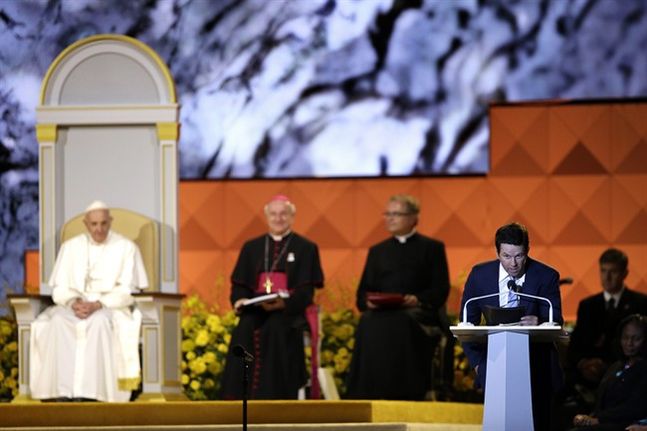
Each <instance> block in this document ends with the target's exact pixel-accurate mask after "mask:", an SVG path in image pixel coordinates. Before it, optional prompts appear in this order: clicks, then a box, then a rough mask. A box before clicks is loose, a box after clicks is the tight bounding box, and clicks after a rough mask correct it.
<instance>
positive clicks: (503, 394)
mask: <svg viewBox="0 0 647 431" xmlns="http://www.w3.org/2000/svg"><path fill="white" fill-rule="evenodd" d="M450 329H451V331H452V333H453V334H454V336H455V337H456V338H457V339H458V340H459V341H461V342H475V343H487V344H488V353H487V375H486V378H485V405H484V407H483V431H503V430H514V431H533V430H534V426H533V415H532V395H531V385H530V356H529V342H530V341H533V342H553V341H556V340H557V339H559V338H560V336H561V334H562V327H561V326H467V325H465V326H452V327H450Z"/></svg>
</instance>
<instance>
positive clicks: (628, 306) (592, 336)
mask: <svg viewBox="0 0 647 431" xmlns="http://www.w3.org/2000/svg"><path fill="white" fill-rule="evenodd" d="M605 306H606V304H605V302H604V294H603V293H602V292H600V293H598V294H597V295H592V296H589V297H587V298H585V299H583V300H582V301H581V302H580V305H579V306H578V307H577V323H576V326H575V329H574V330H573V334H572V335H571V340H570V343H569V347H568V359H569V365H570V367H571V368H573V369H574V368H575V367H577V363H578V362H579V361H580V360H581V359H583V358H600V359H602V360H603V361H604V362H606V363H607V365H609V364H611V363H612V362H613V361H615V360H616V359H619V357H618V353H620V352H619V351H618V347H619V345H618V343H617V342H616V341H617V340H616V336H617V333H616V332H617V327H618V324H619V323H620V321H622V319H624V318H625V317H627V316H629V315H631V314H635V313H640V314H645V315H647V296H646V295H643V294H642V293H640V292H635V291H633V290H629V289H627V288H625V290H624V292H622V296H621V297H620V301H619V302H618V306H617V307H616V308H615V310H614V311H613V312H611V313H607V312H606V310H605Z"/></svg>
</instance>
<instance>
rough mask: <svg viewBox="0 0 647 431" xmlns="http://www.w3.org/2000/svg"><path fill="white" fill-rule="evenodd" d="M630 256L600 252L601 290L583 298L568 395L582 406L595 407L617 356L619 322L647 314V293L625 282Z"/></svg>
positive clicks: (572, 348) (573, 340)
mask: <svg viewBox="0 0 647 431" xmlns="http://www.w3.org/2000/svg"><path fill="white" fill-rule="evenodd" d="M628 265H629V259H628V257H627V255H626V254H625V253H624V252H623V251H622V250H618V249H616V248H609V249H607V250H605V251H604V252H603V253H602V255H600V259H599V266H600V283H601V285H602V292H600V293H597V294H595V295H592V296H589V297H586V298H584V299H583V300H582V301H581V302H580V304H579V306H578V309H577V321H576V325H575V328H574V329H573V333H572V335H571V339H570V343H569V347H568V364H567V367H566V377H567V380H566V383H567V385H566V389H565V392H566V396H567V397H568V396H571V397H573V396H577V398H578V400H579V401H578V402H579V403H580V404H581V406H580V407H588V408H591V407H592V402H593V399H594V397H595V391H596V390H597V387H598V385H599V383H600V380H601V379H602V376H603V375H604V373H605V372H606V370H607V368H608V367H609V365H610V364H611V363H612V362H614V361H615V360H616V359H618V358H617V357H616V349H614V347H613V346H614V343H615V342H616V341H617V340H614V336H615V334H616V328H617V327H618V324H619V323H620V322H621V321H622V320H623V319H624V318H626V317H627V316H629V315H632V314H635V313H640V314H643V315H647V296H646V295H644V294H642V293H640V292H636V291H633V290H630V289H629V288H628V287H627V286H626V285H625V279H626V278H627V274H628V273H629V271H628Z"/></svg>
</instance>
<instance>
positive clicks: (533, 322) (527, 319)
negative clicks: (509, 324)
mask: <svg viewBox="0 0 647 431" xmlns="http://www.w3.org/2000/svg"><path fill="white" fill-rule="evenodd" d="M519 324H520V325H521V326H537V325H538V324H539V318H537V316H533V315H528V316H523V317H522V318H521V320H520V321H519Z"/></svg>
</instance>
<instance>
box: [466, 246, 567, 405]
mask: <svg viewBox="0 0 647 431" xmlns="http://www.w3.org/2000/svg"><path fill="white" fill-rule="evenodd" d="M498 291H499V261H498V260H493V261H489V262H485V263H480V264H478V265H476V266H474V268H472V271H471V272H470V275H469V277H468V278H467V282H466V283H465V290H464V292H463V300H462V302H461V321H462V318H463V316H462V313H463V307H464V305H465V302H466V301H467V300H468V299H470V298H473V297H476V296H481V295H488V294H491V293H497V292H498ZM521 292H522V293H527V294H530V295H536V296H541V297H544V298H547V299H549V300H550V301H551V302H552V303H553V321H555V322H556V323H558V324H560V325H561V324H562V323H563V318H562V302H561V297H560V293H559V273H558V272H557V271H555V270H554V269H553V268H551V267H549V266H547V265H545V264H543V263H541V262H538V261H536V260H533V259H531V258H528V262H527V268H526V279H525V281H524V284H523V287H522V289H521ZM485 305H491V306H495V307H498V306H499V297H498V296H495V297H492V298H487V299H482V300H475V301H472V302H471V303H470V304H469V305H468V307H467V320H468V321H469V322H472V323H473V324H475V325H478V324H480V322H481V313H482V310H483V307H484V306H485ZM519 305H520V306H523V307H526V315H535V316H537V317H538V318H539V323H543V322H547V321H548V308H549V307H548V304H547V303H546V302H545V301H540V300H535V299H531V298H524V297H521V298H520V300H519ZM463 350H464V351H465V354H466V355H467V358H468V360H469V361H470V364H471V365H472V367H476V366H477V365H478V366H479V372H478V382H479V383H480V385H481V387H485V375H486V371H487V370H486V365H487V345H486V344H482V343H463ZM530 370H531V374H532V375H533V392H534V388H535V386H536V385H535V379H543V381H544V382H546V381H547V382H550V383H552V388H553V390H556V389H557V388H559V387H560V386H561V381H562V373H561V368H560V366H559V361H558V357H557V351H556V350H555V348H554V346H553V344H551V343H532V344H531V346H530Z"/></svg>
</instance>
